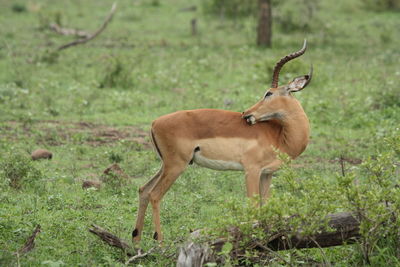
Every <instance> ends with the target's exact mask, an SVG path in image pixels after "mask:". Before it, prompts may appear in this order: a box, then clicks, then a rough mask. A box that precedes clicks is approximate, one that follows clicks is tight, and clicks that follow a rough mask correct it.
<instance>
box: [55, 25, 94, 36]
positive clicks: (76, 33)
mask: <svg viewBox="0 0 400 267" xmlns="http://www.w3.org/2000/svg"><path fill="white" fill-rule="evenodd" d="M49 27H50V29H52V30H53V31H54V32H56V33H58V34H61V35H74V36H78V37H82V38H87V37H89V36H90V33H88V32H85V31H81V30H78V29H68V28H63V27H61V26H60V25H58V24H57V23H50V25H49Z"/></svg>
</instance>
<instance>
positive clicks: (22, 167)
mask: <svg viewBox="0 0 400 267" xmlns="http://www.w3.org/2000/svg"><path fill="white" fill-rule="evenodd" d="M0 167H1V171H2V172H1V176H2V178H3V179H4V180H6V181H7V182H8V184H9V185H10V186H11V187H13V188H16V189H20V188H21V187H22V186H23V185H24V184H25V183H32V182H34V181H36V180H38V179H40V178H41V176H42V173H41V172H40V171H39V170H38V169H36V168H35V166H33V164H32V161H31V159H29V158H28V157H27V156H24V155H21V154H19V153H12V154H11V153H10V154H9V155H8V156H6V158H5V159H4V160H3V162H1V164H0Z"/></svg>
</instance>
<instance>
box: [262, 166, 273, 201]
mask: <svg viewBox="0 0 400 267" xmlns="http://www.w3.org/2000/svg"><path fill="white" fill-rule="evenodd" d="M271 182H272V173H262V174H261V178H260V197H261V206H262V205H264V204H265V203H266V202H267V200H268V198H269V196H270V190H269V188H270V186H271Z"/></svg>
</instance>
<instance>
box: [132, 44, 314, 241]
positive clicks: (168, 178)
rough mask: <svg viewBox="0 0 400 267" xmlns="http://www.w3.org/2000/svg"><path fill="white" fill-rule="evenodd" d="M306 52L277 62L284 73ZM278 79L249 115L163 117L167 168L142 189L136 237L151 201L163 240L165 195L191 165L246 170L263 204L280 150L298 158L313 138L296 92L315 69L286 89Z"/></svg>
mask: <svg viewBox="0 0 400 267" xmlns="http://www.w3.org/2000/svg"><path fill="white" fill-rule="evenodd" d="M304 51H305V45H304V47H303V49H302V50H300V51H299V52H296V53H294V54H291V55H289V56H287V57H285V58H284V59H285V60H286V61H284V62H283V63H281V62H282V61H283V59H282V60H281V61H280V62H279V63H278V64H277V66H278V67H279V68H278V71H279V69H280V67H282V65H283V64H284V63H285V62H287V61H288V60H290V59H293V58H294V57H298V56H299V55H301V54H302V53H304ZM293 55H294V56H293ZM287 58H289V59H287ZM279 64H281V65H279ZM276 69H277V67H276ZM276 80H277V75H276V73H274V81H275V83H274V82H273V87H272V88H270V89H269V90H268V91H267V93H266V94H265V96H264V98H263V99H261V100H260V101H259V102H257V103H256V104H255V105H254V106H252V107H251V108H249V109H248V110H247V111H245V112H243V113H239V112H232V111H227V110H218V109H197V110H185V111H177V112H175V113H171V114H167V115H164V116H161V117H160V118H158V119H156V120H155V121H154V122H153V124H152V128H151V138H152V141H153V145H154V147H155V150H156V151H157V153H158V155H159V156H160V158H161V160H162V167H161V169H160V170H159V171H158V173H157V174H156V175H155V176H154V177H153V178H152V179H151V180H150V181H149V182H147V184H145V185H144V186H143V187H141V188H140V190H139V210H138V216H137V221H136V227H135V229H134V231H133V232H132V237H133V240H134V241H139V240H140V238H141V233H142V230H143V224H144V216H145V212H146V209H147V206H148V204H149V202H151V204H152V211H153V222H154V226H155V234H154V238H155V239H157V240H162V235H161V226H160V203H161V199H162V198H163V196H164V194H165V193H166V192H167V191H168V189H169V188H170V187H171V185H172V184H173V183H174V181H175V180H176V179H177V178H178V177H179V175H180V174H181V173H182V172H183V171H184V170H185V169H186V167H187V166H188V165H189V164H191V163H196V164H198V165H200V166H203V167H207V168H211V169H217V170H243V171H244V172H245V176H246V189H247V196H248V197H253V196H256V195H257V196H260V198H261V201H260V204H262V202H263V201H265V200H266V199H267V197H268V191H269V187H270V184H271V178H272V174H273V172H275V171H276V170H277V169H278V168H279V166H280V164H281V162H280V160H279V159H278V158H277V153H278V151H280V152H283V153H286V154H288V155H289V156H290V157H292V158H296V157H297V156H299V155H300V154H301V153H302V152H303V151H304V149H305V148H306V146H307V144H308V138H309V122H308V118H307V116H306V114H305V113H304V110H303V108H302V107H301V105H300V103H299V102H298V101H297V100H296V99H295V98H294V97H293V96H292V95H291V93H292V92H296V91H299V90H301V89H303V88H304V87H305V86H306V85H307V84H308V83H309V81H310V80H311V73H310V74H309V75H305V76H301V77H298V78H296V79H294V80H293V81H292V82H291V83H289V84H288V85H285V86H281V87H278V86H277V82H276ZM274 84H276V85H275V86H274Z"/></svg>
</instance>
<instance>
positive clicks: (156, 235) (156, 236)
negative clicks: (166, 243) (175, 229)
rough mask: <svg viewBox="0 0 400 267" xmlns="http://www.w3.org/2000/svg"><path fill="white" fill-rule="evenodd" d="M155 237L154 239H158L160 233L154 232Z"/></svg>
mask: <svg viewBox="0 0 400 267" xmlns="http://www.w3.org/2000/svg"><path fill="white" fill-rule="evenodd" d="M153 239H154V240H158V233H157V232H154V235H153Z"/></svg>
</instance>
